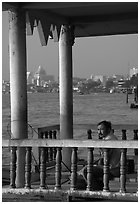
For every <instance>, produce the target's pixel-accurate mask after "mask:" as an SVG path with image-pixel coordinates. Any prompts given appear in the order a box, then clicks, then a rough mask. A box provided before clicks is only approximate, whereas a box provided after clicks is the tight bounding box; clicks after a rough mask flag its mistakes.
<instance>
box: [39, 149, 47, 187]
mask: <svg viewBox="0 0 140 204" xmlns="http://www.w3.org/2000/svg"><path fill="white" fill-rule="evenodd" d="M40 188H42V189H45V188H46V148H45V147H41V152H40Z"/></svg>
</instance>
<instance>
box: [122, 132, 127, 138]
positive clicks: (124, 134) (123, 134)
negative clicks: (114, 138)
mask: <svg viewBox="0 0 140 204" xmlns="http://www.w3.org/2000/svg"><path fill="white" fill-rule="evenodd" d="M126 139H127V138H126V130H122V140H126Z"/></svg>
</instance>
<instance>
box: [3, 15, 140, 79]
mask: <svg viewBox="0 0 140 204" xmlns="http://www.w3.org/2000/svg"><path fill="white" fill-rule="evenodd" d="M26 47H27V71H30V72H32V73H33V74H34V73H35V71H36V70H37V69H38V67H39V66H40V65H41V66H42V67H43V68H44V69H45V71H46V74H47V75H54V76H55V80H57V79H58V69H59V50H58V42H54V41H53V40H51V39H49V41H48V44H47V46H41V43H40V39H39V35H38V31H37V29H34V33H33V35H32V36H27V37H26ZM72 52H73V76H74V77H80V78H89V77H90V76H91V75H93V76H95V75H106V76H111V75H113V74H121V75H128V74H129V70H130V68H133V67H135V68H138V35H137V34H133V35H117V36H105V37H90V38H76V39H75V43H74V45H73V48H72ZM9 78H10V76H9V56H8V13H7V12H2V79H3V80H9Z"/></svg>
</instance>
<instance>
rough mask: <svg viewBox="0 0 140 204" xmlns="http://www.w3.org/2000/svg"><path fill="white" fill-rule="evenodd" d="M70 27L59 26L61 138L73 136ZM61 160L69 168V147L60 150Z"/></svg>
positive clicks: (71, 37) (71, 42)
mask: <svg viewBox="0 0 140 204" xmlns="http://www.w3.org/2000/svg"><path fill="white" fill-rule="evenodd" d="M73 40H74V38H73V35H72V29H71V27H70V26H68V25H63V26H62V27H61V32H60V38H59V80H60V92H59V93H60V136H61V139H72V138H73V91H72V83H73V79H72V45H73ZM62 160H63V162H64V163H65V164H66V165H67V167H68V168H70V164H71V149H68V148H65V149H63V151H62Z"/></svg>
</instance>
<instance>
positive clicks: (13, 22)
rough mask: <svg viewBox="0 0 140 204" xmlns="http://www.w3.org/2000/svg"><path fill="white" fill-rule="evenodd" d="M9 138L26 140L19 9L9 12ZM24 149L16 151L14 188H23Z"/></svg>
mask: <svg viewBox="0 0 140 204" xmlns="http://www.w3.org/2000/svg"><path fill="white" fill-rule="evenodd" d="M9 60H10V90H11V138H12V139H25V138H27V137H28V136H27V82H26V22H25V13H24V11H22V10H19V9H14V10H13V9H12V10H10V11H9ZM24 168H25V148H18V150H17V172H16V187H23V186H24Z"/></svg>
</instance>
